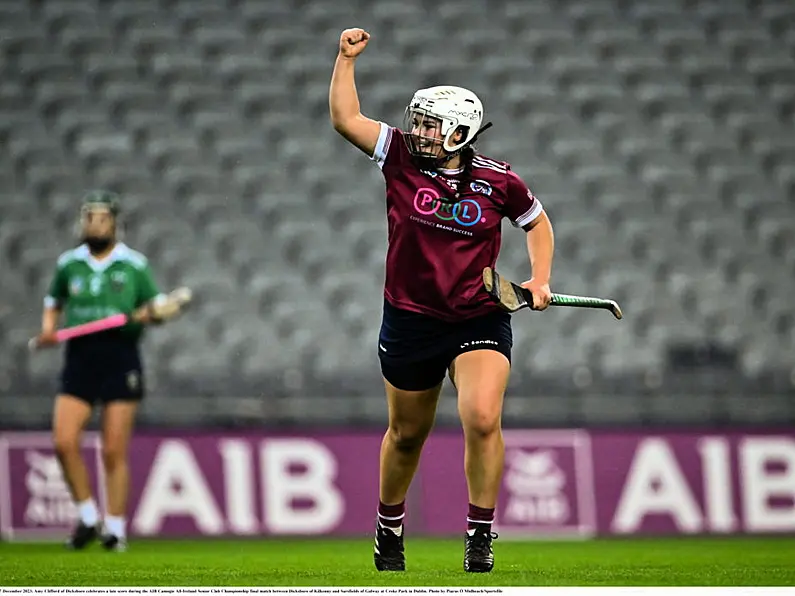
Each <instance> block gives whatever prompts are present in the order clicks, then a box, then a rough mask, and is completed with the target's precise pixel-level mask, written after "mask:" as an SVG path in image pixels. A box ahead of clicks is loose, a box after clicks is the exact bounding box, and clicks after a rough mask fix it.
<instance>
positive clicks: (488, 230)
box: [329, 29, 554, 572]
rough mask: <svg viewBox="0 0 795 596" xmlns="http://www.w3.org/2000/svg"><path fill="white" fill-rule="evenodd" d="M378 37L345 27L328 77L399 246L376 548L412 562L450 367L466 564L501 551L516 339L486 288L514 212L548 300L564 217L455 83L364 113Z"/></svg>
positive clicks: (393, 561)
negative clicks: (363, 73) (392, 117)
mask: <svg viewBox="0 0 795 596" xmlns="http://www.w3.org/2000/svg"><path fill="white" fill-rule="evenodd" d="M369 40H370V35H369V34H368V33H367V32H365V31H363V30H362V29H347V30H345V31H343V33H342V35H341V37H340V45H339V53H338V55H337V59H336V63H335V66H334V72H333V75H332V78H331V86H330V89H329V109H330V113H331V121H332V124H333V126H334V128H335V130H336V131H337V132H338V133H340V134H341V135H342V136H343V137H345V138H346V139H347V140H348V141H350V142H351V143H352V144H353V145H354V146H356V147H358V148H359V149H360V150H362V151H363V152H364V153H365V154H367V155H368V156H369V157H370V158H371V159H372V160H373V161H375V162H376V164H377V165H378V166H379V167H380V169H381V171H382V173H383V176H384V179H385V182H386V210H387V219H388V224H389V226H388V227H389V233H388V236H389V248H388V250H387V257H386V282H385V289H384V312H383V319H382V324H381V330H380V334H379V343H378V354H379V358H380V362H381V371H382V374H383V377H384V383H385V386H386V395H387V401H388V409H389V427H388V430H387V431H386V434H385V435H384V439H383V442H382V445H381V459H380V469H381V472H380V489H379V492H380V502H379V505H378V520H377V524H376V540H375V549H374V560H375V565H376V568H377V569H378V570H382V571H384V570H390V571H402V570H404V569H405V556H404V551H403V518H404V514H405V497H406V493H407V491H408V488H409V484H410V483H411V481H412V478H413V476H414V473H415V471H416V469H417V464H418V462H419V458H420V452H421V451H422V447H423V444H424V442H425V439H426V438H427V436H428V434H429V432H430V430H431V428H432V426H433V423H434V418H435V413H436V404H437V401H438V398H439V393H440V390H441V386H442V382H443V381H444V377H445V375H446V374H449V377H450V379H451V381H452V382H453V384H454V386H455V387H456V390H457V393H458V411H459V414H460V417H461V422H462V425H463V428H464V437H465V457H464V467H465V472H466V479H467V486H468V492H469V512H468V516H467V522H468V529H467V533H466V537H465V549H464V569H465V570H466V571H470V572H488V571H491V569H492V567H493V565H494V554H493V550H492V544H491V542H492V539H493V538H494V537H496V536H495V535H494V534H492V532H491V524H492V522H493V520H494V509H495V506H496V503H497V495H498V491H499V486H500V481H501V477H502V469H503V458H504V444H503V439H502V432H501V412H502V402H503V395H504V392H505V388H506V386H507V382H508V376H509V373H510V356H511V347H512V344H513V340H512V333H511V320H510V315H508V314H506V313H504V312H503V311H501V310H499V308H498V307H497V306H496V305H494V304H493V303H492V302H491V301H490V300H489V298H488V296H487V294H486V293H485V291H483V289H482V270H483V268H484V267H486V266H490V267H494V265H495V263H496V260H497V256H498V253H499V248H500V226H501V220H502V218H503V217H508V218H509V219H510V220H511V221H512V223H513V224H514V225H515V226H517V227H520V228H522V229H523V230H525V232H526V233H527V247H528V251H529V255H530V262H531V267H532V273H533V276H532V279H531V280H530V281H528V282H525V283H524V284H523V286H524V287H525V288H527V289H529V290H530V291H531V292H532V295H533V307H534V308H535V309H536V310H543V309H545V308H546V307H547V306H548V305H549V302H550V299H551V292H550V288H549V279H550V274H551V268H552V255H553V249H554V241H553V233H552V226H551V224H550V222H549V219H548V218H547V216H546V214H545V213H544V210H543V208H542V206H541V204H540V202H539V201H538V200H537V199H536V198H535V197H534V196H533V194H532V193H531V192H530V191H529V190H528V188H527V186H526V185H525V184H524V182H523V181H522V180H521V178H520V177H519V176H517V175H516V174H515V173H514V172H513V171H511V167H510V165H509V164H508V163H506V162H504V161H498V160H495V159H491V158H488V157H484V156H482V155H479V154H478V153H476V152H475V150H474V148H473V143H474V141H475V138H476V137H477V136H478V134H479V133H480V132H482V131H483V130H485V128H487V127H488V126H489V125H488V124H487V125H486V126H485V127H483V128H481V124H482V122H483V106H482V104H481V102H480V100H479V99H478V98H477V96H476V95H475V94H474V93H472V92H471V91H468V90H466V89H462V88H460V87H452V86H440V87H432V88H430V89H421V90H419V91H417V92H416V93H415V94H414V97H413V98H412V100H411V103H410V104H409V106H408V107H407V109H406V116H405V122H404V127H403V130H400V129H398V128H393V127H390V126H387V125H386V124H383V123H381V122H377V121H374V120H371V119H369V118H367V117H365V116H363V115H362V113H361V111H360V108H359V99H358V97H357V92H356V86H355V82H354V63H355V60H356V58H357V57H358V56H359V54H361V53H362V51H363V50H364V48H365V47H366V46H367V43H368V41H369Z"/></svg>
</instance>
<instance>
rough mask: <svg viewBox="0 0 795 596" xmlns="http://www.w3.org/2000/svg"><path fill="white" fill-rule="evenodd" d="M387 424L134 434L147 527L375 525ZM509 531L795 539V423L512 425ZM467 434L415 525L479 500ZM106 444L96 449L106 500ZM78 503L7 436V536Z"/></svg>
mask: <svg viewBox="0 0 795 596" xmlns="http://www.w3.org/2000/svg"><path fill="white" fill-rule="evenodd" d="M380 443H381V435H380V434H378V433H358V434H356V433H350V434H346V433H339V434H337V433H332V432H329V433H296V434H289V435H288V434H281V433H274V434H271V433H265V432H258V433H255V432H249V433H246V432H241V433H223V434H220V433H186V434H179V433H172V434H170V433H164V434H141V435H138V436H136V437H135V438H134V439H133V440H132V446H131V454H132V456H131V458H132V459H131V475H132V487H133V488H132V495H131V499H130V505H129V512H128V518H129V531H130V533H131V534H132V535H134V536H150V537H152V536H165V537H176V536H185V537H195V536H258V535H259V536H269V535H293V536H296V535H306V536H309V535H328V536H357V535H362V536H364V535H369V534H370V533H372V531H373V526H374V520H375V510H376V506H377V499H378V453H379V447H380ZM505 444H506V453H505V472H504V475H503V481H502V487H501V490H500V496H499V502H498V507H497V513H496V516H497V517H496V523H495V530H496V531H497V532H499V533H500V535H501V536H512V537H517V538H529V539H531V538H536V537H561V538H563V537H581V538H587V537H590V536H599V535H632V534H646V535H665V534H668V535H671V534H729V533H748V534H752V533H795V431H793V432H771V433H764V432H757V431H749V432H731V433H714V432H703V433H702V432H696V431H690V432H677V433H668V432H661V433H654V434H651V433H645V432H616V433H613V432H594V431H586V430H578V429H572V430H511V431H506V433H505ZM463 449H464V447H463V437H462V436H461V434H460V432H450V431H447V432H445V431H437V432H435V433H434V434H433V435H432V436H431V438H430V439H429V440H428V443H427V444H426V448H425V450H424V452H423V456H422V460H421V463H420V468H419V470H418V472H417V476H416V477H415V480H414V483H413V485H412V488H411V491H410V493H409V496H408V502H407V510H408V515H407V522H406V523H407V526H408V530H409V531H410V532H411V533H412V534H425V535H439V536H445V535H457V534H460V533H461V532H462V531H463V528H464V525H465V518H466V508H467V491H466V480H465V477H464V472H463ZM101 450H102V445H101V442H100V440H99V438H98V437H97V436H96V435H93V434H89V435H87V437H86V439H85V442H84V445H83V453H84V455H85V457H86V461H87V463H88V465H89V469H90V474H91V479H92V483H93V485H94V488H95V494H96V495H97V498H98V500H99V502H100V505H101V506H102V505H104V501H105V495H104V491H103V489H102V485H103V483H104V477H103V470H102V457H101ZM75 517H76V511H75V507H74V505H73V504H72V502H71V499H70V498H69V492H68V490H67V487H66V485H65V483H64V480H63V476H62V474H61V471H60V468H59V466H58V463H57V459H56V457H55V453H54V451H53V449H52V445H51V442H50V435H49V434H47V433H3V434H0V530H2V536H3V537H4V539H8V540H14V539H32V538H33V539H35V538H38V539H48V538H61V537H63V536H64V535H65V534H66V533H67V532H68V531H69V529H70V527H71V526H72V524H73V523H74V520H75Z"/></svg>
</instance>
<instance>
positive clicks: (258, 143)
mask: <svg viewBox="0 0 795 596" xmlns="http://www.w3.org/2000/svg"><path fill="white" fill-rule="evenodd" d="M497 5H498V6H499V10H494V11H488V12H487V11H486V10H485V8H484V6H485V5H483V4H480V3H477V2H475V1H474V0H464V1H463V2H458V1H455V2H453V1H444V2H440V3H437V5H436V7H435V10H434V11H432V12H427V11H423V10H422V3H421V2H418V1H417V0H409V1H403V2H379V3H366V2H361V1H356V0H345V1H341V2H338V3H331V4H329V3H294V2H289V1H288V0H279V1H276V0H273V1H268V2H259V1H255V0H238V1H236V2H228V3H218V2H196V1H174V2H168V3H164V2H161V1H159V0H125V1H123V2H120V1H116V2H102V3H97V2H94V1H93V0H68V1H64V2H40V3H32V4H31V3H24V2H19V3H3V4H2V5H0V72H2V75H3V77H4V84H3V85H2V87H0V113H2V116H3V117H2V118H0V141H2V149H0V151H2V153H3V157H4V159H3V160H2V162H0V195H2V197H0V199H2V200H0V250H2V254H0V266H2V267H3V271H4V273H6V272H8V273H7V275H6V276H5V277H4V284H6V285H5V286H4V287H7V288H8V290H4V291H3V296H2V298H0V331H2V334H0V353H2V354H6V353H13V354H16V355H18V357H19V358H20V359H22V360H21V361H22V362H25V361H26V362H27V364H28V366H27V368H26V369H25V372H24V374H21V375H20V380H19V383H20V387H21V386H22V384H23V381H24V383H28V382H29V381H30V382H31V383H33V384H32V385H25V386H41V384H42V383H43V382H45V381H47V380H48V379H51V378H52V375H53V370H54V369H53V367H54V366H55V364H56V363H55V361H51V360H47V359H44V360H41V359H32V358H30V359H28V360H26V359H27V358H28V357H27V355H26V354H25V353H24V351H20V345H21V344H20V343H19V342H20V341H21V339H20V338H21V337H22V336H23V335H24V334H23V333H22V332H21V331H18V329H23V328H24V329H25V330H30V329H32V328H35V327H36V325H37V324H38V317H39V312H38V307H37V308H36V309H33V310H31V309H29V308H26V305H27V303H28V302H29V301H30V299H31V298H30V293H31V292H32V291H35V293H36V298H35V300H36V301H37V302H36V304H39V302H38V301H39V300H40V298H41V293H42V292H43V291H45V288H46V283H47V281H48V277H49V275H50V274H51V271H52V267H53V263H54V259H55V258H56V257H57V255H58V254H59V253H60V252H61V251H63V250H64V249H65V248H67V247H68V246H69V245H70V243H71V242H72V241H73V239H72V237H71V236H70V232H71V226H72V224H73V223H74V217H75V209H76V207H75V206H76V204H77V201H78V199H79V196H80V194H81V193H82V192H84V191H85V189H86V188H90V187H96V186H108V187H111V188H115V189H117V190H119V191H120V192H122V193H123V194H124V195H125V199H124V202H125V212H126V213H127V214H128V218H129V219H128V223H129V227H128V234H127V236H126V240H127V241H128V242H129V243H130V244H131V245H132V246H133V247H135V248H139V249H140V250H143V251H144V252H145V253H146V254H147V256H148V257H149V258H150V259H151V260H152V263H153V265H154V266H155V269H156V272H157V275H158V279H159V281H160V282H161V283H162V284H163V285H164V286H169V287H170V286H176V285H182V284H188V285H193V286H195V289H196V292H197V296H199V298H198V299H197V304H196V309H195V310H194V311H192V312H191V313H189V314H187V315H186V317H185V319H184V320H181V321H180V322H178V323H177V324H176V325H175V326H174V331H173V333H171V332H170V331H169V332H165V330H158V331H157V332H155V333H153V334H152V336H151V337H150V338H148V339H147V344H146V345H147V346H148V347H149V348H150V349H151V350H152V357H151V360H152V362H153V365H152V378H153V385H152V387H153V391H154V393H155V395H154V396H153V398H152V400H151V401H150V402H148V404H147V406H146V408H145V417H148V418H147V419H152V418H153V417H160V416H163V420H171V421H174V422H175V423H176V422H177V421H197V420H200V419H201V417H202V416H203V415H205V416H206V417H208V418H211V417H212V416H214V415H216V416H219V415H221V414H220V413H219V410H220V406H218V405H217V403H216V402H215V401H213V400H216V399H220V397H219V396H217V395H215V391H216V388H218V387H219V386H220V384H219V383H213V380H212V379H211V378H210V377H213V378H215V379H216V381H217V380H219V379H224V382H225V383H227V384H228V388H227V389H226V390H227V391H230V392H232V393H234V394H235V395H236V396H239V397H241V396H245V395H260V394H261V392H263V391H264V389H263V387H266V388H267V390H270V391H273V392H274V393H280V394H284V395H289V396H291V397H293V398H295V399H296V400H298V401H295V402H294V403H290V404H287V402H289V401H290V400H281V401H284V402H285V403H284V404H283V405H279V404H277V405H269V406H268V407H273V408H277V409H278V408H282V409H281V410H279V412H281V414H279V415H282V414H283V416H284V419H288V420H289V419H291V417H293V419H295V420H298V419H304V418H305V417H306V416H307V415H311V416H313V417H314V418H315V419H317V420H322V419H324V417H326V418H325V419H326V420H329V421H332V422H333V421H338V422H340V423H343V422H345V421H349V420H369V419H371V418H373V419H379V420H380V419H381V417H382V416H383V404H382V403H381V401H379V402H378V403H377V405H371V403H370V402H367V400H365V399H364V398H361V399H362V400H363V401H357V400H358V399H360V397H361V396H363V395H365V394H368V392H369V394H378V395H380V394H381V393H382V386H381V384H380V381H379V379H378V375H377V366H378V364H377V358H376V352H375V351H374V346H375V338H376V337H377V330H378V326H379V324H380V316H381V311H380V308H381V302H382V292H381V291H382V283H383V275H384V271H383V268H384V259H385V251H386V222H385V207H384V199H383V179H382V177H381V174H380V172H379V171H378V168H377V167H375V166H374V164H373V163H371V162H370V161H369V160H368V159H367V157H366V156H364V155H362V154H361V152H359V151H357V150H356V149H354V148H352V147H350V146H349V145H347V144H346V143H345V142H344V141H343V140H342V139H340V138H339V136H338V135H336V134H335V133H334V131H333V130H332V129H331V126H330V125H329V121H328V107H327V94H328V82H329V76H330V74H331V67H332V64H333V59H334V51H335V50H334V48H335V45H336V43H337V38H338V35H339V31H340V30H341V29H342V28H343V27H345V26H349V23H348V16H349V15H350V14H361V15H362V19H363V21H365V22H366V24H365V26H366V27H367V28H369V29H371V31H372V33H373V35H374V37H373V42H372V43H371V44H370V46H369V47H368V50H367V53H366V54H365V55H364V56H363V57H362V59H361V60H360V62H359V63H357V77H358V78H357V87H358V90H359V94H360V98H361V103H362V109H363V111H364V113H366V114H367V115H369V116H371V117H374V118H377V119H380V120H383V121H385V122H388V123H389V124H392V125H399V124H400V123H401V121H402V116H403V110H404V107H405V105H406V102H407V101H408V99H409V98H410V97H411V93H412V92H413V90H414V89H416V88H417V87H419V86H424V85H431V84H439V83H457V84H461V85H464V86H470V87H472V88H473V89H475V90H476V91H477V92H478V93H479V94H480V95H481V97H482V98H483V100H484V104H485V108H486V112H487V117H488V119H490V120H492V121H493V122H494V124H495V126H494V129H493V131H489V133H488V134H487V135H484V138H483V139H482V142H481V143H480V147H481V149H482V151H483V152H484V153H486V154H489V155H493V156H494V157H498V158H500V159H505V160H507V161H510V162H511V163H512V165H513V168H514V170H515V171H517V173H519V174H520V175H521V176H522V177H523V179H525V181H527V182H528V184H529V186H530V188H531V189H533V191H534V192H535V193H536V194H537V195H538V197H539V198H540V199H541V200H542V201H543V202H544V204H545V205H546V206H547V209H548V212H549V214H550V216H551V218H552V221H553V224H554V226H555V232H556V245H557V252H556V265H555V270H554V278H553V289H555V288H559V289H560V290H561V291H564V292H568V293H584V294H597V293H605V294H609V295H611V296H613V297H616V298H617V299H620V300H621V301H622V303H623V304H624V306H625V311H626V314H627V317H626V318H625V320H624V321H622V322H620V323H618V322H615V321H613V320H612V319H611V318H610V317H609V315H605V313H594V312H579V311H574V310H572V309H552V310H551V311H549V312H546V313H543V314H538V313H532V314H531V313H527V316H524V315H525V313H522V314H521V315H517V316H516V317H515V319H514V321H515V324H514V342H515V357H514V365H513V366H514V375H515V378H516V379H525V378H530V379H532V380H533V384H534V386H533V388H524V387H523V385H522V384H520V385H518V386H517V390H518V391H524V392H526V393H532V392H535V390H536V389H537V388H542V387H550V388H557V389H556V390H561V389H560V387H571V386H577V387H579V389H578V390H579V391H581V392H582V395H578V396H577V397H576V398H574V397H572V398H571V399H568V400H556V399H553V398H551V397H548V396H547V397H543V398H540V401H538V402H537V405H536V406H534V405H532V404H529V403H528V404H526V403H525V402H521V401H515V402H512V403H511V404H510V405H509V407H508V409H507V411H506V412H507V414H506V417H507V418H510V420H511V421H512V422H518V421H522V420H525V421H528V422H529V423H538V424H550V425H554V424H567V423H582V424H589V423H594V424H602V423H604V424H609V423H640V422H644V421H648V420H668V421H670V422H672V423H676V424H689V423H696V422H698V421H701V420H707V419H711V418H715V419H718V418H720V419H728V420H742V419H743V416H744V414H743V412H744V410H743V407H744V404H746V402H744V401H743V400H742V399H741V398H734V397H733V398H731V399H729V400H728V401H726V405H721V404H719V403H718V402H716V400H715V399H714V395H712V394H710V393H709V392H708V391H707V392H705V393H704V394H700V395H698V396H696V397H693V396H685V395H683V394H681V393H677V391H678V390H677V391H673V390H672V391H671V393H669V394H667V393H666V392H665V387H666V385H665V383H671V384H672V385H671V387H679V386H680V385H677V381H676V374H675V373H670V374H669V373H666V374H665V375H663V376H662V377H661V378H662V381H661V382H662V383H663V385H662V386H661V387H658V388H657V389H655V391H657V392H658V394H655V397H654V398H653V399H650V400H647V401H645V402H644V401H643V400H642V399H640V398H639V397H638V396H637V395H633V394H631V390H630V388H631V387H635V386H637V383H636V381H630V379H635V380H637V379H642V378H645V377H644V375H647V374H648V373H649V371H652V372H653V371H659V370H664V369H665V368H666V358H667V357H668V356H667V355H666V354H667V348H668V346H669V345H671V344H673V343H676V342H707V341H711V340H713V339H716V338H717V340H720V341H721V342H727V343H728V344H730V345H732V347H733V348H734V349H736V350H737V353H738V358H739V362H740V364H739V366H738V370H736V371H733V372H732V373H731V374H732V375H734V376H733V377H732V378H733V379H735V380H736V386H737V387H740V386H743V385H742V384H743V383H744V382H749V381H748V380H749V379H751V380H753V383H755V384H756V385H755V386H757V387H760V392H762V393H764V388H765V382H766V381H765V379H766V378H771V379H772V378H773V377H775V378H777V379H781V378H789V377H788V375H789V372H790V371H791V370H792V363H791V362H790V361H788V359H787V358H788V355H791V353H792V349H793V347H794V346H793V336H795V333H794V332H793V324H794V322H793V317H792V316H791V306H790V303H791V300H790V297H791V296H792V292H793V290H795V287H793V282H792V280H793V279H795V243H794V242H793V240H792V239H793V237H795V223H793V222H794V221H795V166H794V165H793V164H795V142H793V139H794V138H795V130H793V118H792V116H793V114H794V113H795V100H793V94H794V93H795V68H794V67H793V59H792V56H793V53H792V52H793V49H795V34H793V33H792V28H791V27H790V26H789V25H788V23H790V24H791V22H792V21H791V20H792V16H793V8H792V5H791V3H789V2H783V1H775V0H764V1H761V2H755V3H746V2H741V1H740V0H728V1H726V2H724V1H721V0H710V1H706V2H689V3H684V4H682V3H678V4H671V3H664V2H663V3H661V2H653V1H652V0H637V1H635V2H624V3H616V2H611V1H609V0H590V1H589V2H563V3H558V2H551V1H549V0H539V1H534V2H526V1H523V0H506V1H505V2H500V3H497ZM484 39H487V40H489V41H488V42H484ZM34 219H35V222H36V223H32V222H33V220H34ZM53 228H56V229H57V231H56V232H53V231H52V230H53ZM31 235H35V236H36V238H37V239H39V238H40V239H41V241H40V242H39V243H38V245H34V244H33V243H32V242H31V241H30V237H31ZM499 266H500V268H502V269H503V270H504V271H505V272H506V274H509V275H511V276H514V275H515V276H516V277H521V276H526V275H529V263H528V259H527V250H526V246H525V242H524V237H523V235H522V234H521V232H519V231H517V230H515V229H513V228H511V227H510V226H507V225H506V226H505V232H504V234H503V252H502V254H501V256H500V261H499ZM45 280H46V281H45ZM3 308H5V309H10V310H11V311H13V312H15V313H16V312H21V313H23V314H21V315H20V316H19V319H18V320H16V319H12V318H9V316H8V315H3V314H2V312H3V311H2V310H1V309H3ZM602 315H604V316H602ZM15 326H16V327H15ZM15 328H16V329H17V331H16V334H15V333H11V332H12V331H14V330H15ZM26 332H27V331H26ZM542 338H543V341H542ZM15 357H16V356H15ZM3 370H5V369H3ZM3 370H0V378H2V376H3ZM374 371H375V372H374ZM726 374H729V373H726ZM765 375H768V376H765ZM23 377H24V378H23ZM354 378H355V379H359V378H361V379H369V381H362V383H363V384H361V383H358V382H356V383H354V382H352V381H351V380H350V379H354ZM709 378H712V377H709ZM185 379H192V381H191V383H194V385H195V386H197V387H198V386H204V387H206V388H207V389H206V393H207V394H208V395H209V394H212V395H211V396H210V397H208V398H207V400H208V401H206V402H202V403H203V404H204V405H205V406H206V408H207V412H206V414H202V413H201V412H197V411H194V412H183V411H180V410H186V408H184V407H180V406H170V405H169V402H168V401H167V399H166V396H168V395H169V392H172V391H173V392H177V391H178V388H179V387H182V386H183V385H181V383H183V382H184V380H185ZM202 379H204V380H202ZM285 379H287V381H286V380H285ZM290 379H292V381H290ZM605 379H612V380H611V382H610V383H608V382H607V381H605ZM616 379H627V381H626V383H621V382H619V381H616ZM288 381H289V382H288ZM517 382H518V381H517ZM686 382H688V381H681V383H684V384H686ZM710 382H713V381H710ZM777 382H778V381H777ZM12 383H13V381H12ZM202 383H205V384H204V385H202ZM291 383H292V384H291ZM722 383H723V381H721V382H718V381H714V385H712V386H711V387H713V389H712V390H713V392H714V393H718V392H720V391H724V390H725V385H724V384H722ZM194 385H191V386H194ZM705 386H708V387H709V386H710V385H709V384H707V385H705ZM773 386H774V385H773V381H770V387H773ZM779 386H780V385H775V387H779ZM308 387H322V388H323V392H328V393H329V394H333V396H334V400H331V401H329V402H327V405H326V406H323V407H321V408H318V409H316V410H312V408H309V410H312V411H311V414H307V408H306V407H305V406H306V403H307V401H306V400H308V399H310V398H307V397H306V396H304V395H302V393H301V392H302V391H303V390H305V389H306V388H308ZM351 387H353V388H351ZM624 387H626V389H624ZM354 390H355V392H358V393H356V395H358V396H360V397H354V396H351V397H350V398H349V399H346V398H345V395H344V394H345V392H346V391H351V392H353V391H354ZM11 391H12V392H13V391H14V388H13V387H12V388H11ZM771 391H772V389H771ZM611 392H614V393H616V394H613V393H611ZM197 399H198V398H197ZM301 400H304V401H301ZM30 403H31V404H34V403H37V402H35V401H32V402H30ZM218 403H220V402H218ZM213 404H215V405H213ZM240 404H242V405H240V407H239V412H240V415H241V416H243V415H244V416H251V417H256V416H263V415H264V414H263V412H264V410H262V409H261V408H258V407H256V406H252V404H250V403H249V402H246V401H241V402H240ZM756 404H757V402H755V404H754V406H753V408H752V409H753V411H754V415H753V417H754V420H755V421H758V422H760V423H763V422H765V421H774V420H777V419H779V418H780V417H782V416H787V415H789V416H792V415H793V408H792V407H791V405H788V404H787V403H786V402H785V401H783V400H781V399H774V398H771V399H770V401H765V403H764V404H761V405H759V407H757V405H756ZM302 408H303V409H302ZM445 408H447V409H446V410H444V411H443V412H442V420H447V421H452V420H454V416H455V411H454V409H450V408H452V406H450V405H449V404H448V405H445ZM192 409H193V410H196V408H192ZM448 410H449V411H448ZM246 412H248V413H246ZM274 412H276V410H273V411H271V410H268V413H269V415H270V414H272V415H274V416H275V415H276V414H275V413H274ZM7 414H8V411H7V409H5V408H4V406H3V399H2V398H0V417H3V419H4V420H5V417H6V415H7ZM224 415H225V416H227V415H228V416H231V414H229V413H225V414H224ZM36 416H37V414H36V413H35V406H33V405H31V409H30V411H27V410H25V411H22V410H20V412H19V414H18V416H17V418H18V420H19V421H21V423H25V422H26V421H27V422H30V421H31V420H33V419H35V418H36ZM368 417H370V418H368ZM721 417H722V418H721Z"/></svg>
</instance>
